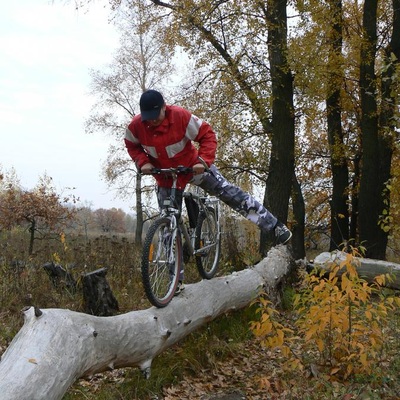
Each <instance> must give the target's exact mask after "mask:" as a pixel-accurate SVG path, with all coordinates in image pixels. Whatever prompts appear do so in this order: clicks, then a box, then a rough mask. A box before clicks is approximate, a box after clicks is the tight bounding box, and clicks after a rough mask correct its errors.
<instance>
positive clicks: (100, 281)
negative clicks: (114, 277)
mask: <svg viewBox="0 0 400 400" xmlns="http://www.w3.org/2000/svg"><path fill="white" fill-rule="evenodd" d="M106 274H107V268H100V269H97V270H96V271H92V272H89V273H88V274H86V275H83V277H82V291H83V306H84V312H85V313H87V314H92V315H96V316H98V317H108V316H111V315H115V314H116V313H117V311H118V310H119V307H118V301H117V299H116V298H115V297H114V295H113V293H112V290H111V288H110V285H109V284H108V282H107V280H106Z"/></svg>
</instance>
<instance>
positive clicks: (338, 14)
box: [326, 0, 349, 251]
mask: <svg viewBox="0 0 400 400" xmlns="http://www.w3.org/2000/svg"><path fill="white" fill-rule="evenodd" d="M328 3H329V7H330V15H331V26H330V34H329V38H328V39H329V58H328V65H327V68H328V82H327V88H328V93H327V98H326V111H327V125H328V141H329V151H330V162H331V170H332V200H331V203H330V206H331V238H330V248H329V250H330V251H332V250H335V249H340V248H342V245H343V243H344V242H347V241H348V240H349V207H348V197H349V196H348V185H349V171H348V166H347V158H346V154H347V151H346V150H345V144H344V141H343V136H344V135H343V129H342V109H341V107H342V106H341V95H340V93H341V88H342V85H343V61H342V42H343V34H342V30H343V15H342V2H341V1H338V0H329V2H328Z"/></svg>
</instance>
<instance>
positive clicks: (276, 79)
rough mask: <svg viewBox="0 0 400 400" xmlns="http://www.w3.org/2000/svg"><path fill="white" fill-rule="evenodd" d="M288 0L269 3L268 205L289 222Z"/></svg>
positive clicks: (290, 85) (290, 89) (290, 91)
mask: <svg viewBox="0 0 400 400" xmlns="http://www.w3.org/2000/svg"><path fill="white" fill-rule="evenodd" d="M286 3H287V2H286V0H269V1H268V2H267V9H268V13H267V18H268V59H269V64H270V70H271V84H272V139H271V159H270V166H269V175H268V179H267V184H266V201H265V205H266V206H267V208H269V209H270V210H271V211H272V213H273V214H274V215H275V216H276V217H277V218H278V219H279V220H281V221H282V222H284V223H286V222H287V217H288V205H289V198H290V195H291V191H292V179H293V174H294V106H293V76H292V73H291V70H290V65H289V62H288V60H287V54H288V44H287V14H286V6H287V5H286Z"/></svg>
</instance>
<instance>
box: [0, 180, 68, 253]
mask: <svg viewBox="0 0 400 400" xmlns="http://www.w3.org/2000/svg"><path fill="white" fill-rule="evenodd" d="M0 196H1V202H0V229H5V230H11V229H12V228H15V227H17V226H22V227H25V228H26V229H27V230H28V231H29V233H30V240H29V254H32V252H33V247H34V241H35V239H37V238H38V237H39V236H41V237H43V236H45V235H46V234H48V233H49V232H53V233H58V234H60V233H61V232H62V230H63V229H64V228H65V227H66V226H67V224H68V223H69V222H70V221H71V220H72V219H73V217H74V214H75V209H73V208H71V207H67V205H66V204H67V203H68V202H69V201H70V198H69V197H66V198H61V196H60V195H59V194H57V193H56V191H55V189H54V188H53V187H52V186H51V178H46V177H45V178H44V179H42V180H41V182H40V183H39V184H38V186H37V187H36V188H35V189H33V190H23V189H21V188H20V187H18V186H14V185H12V184H10V185H8V187H6V189H5V190H3V191H2V192H1V193H0Z"/></svg>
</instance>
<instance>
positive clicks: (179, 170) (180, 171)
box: [143, 166, 193, 175]
mask: <svg viewBox="0 0 400 400" xmlns="http://www.w3.org/2000/svg"><path fill="white" fill-rule="evenodd" d="M192 172H193V168H191V167H184V166H179V167H171V168H153V169H152V170H151V172H150V173H148V174H143V175H159V174H165V175H173V174H177V175H185V174H190V173H192Z"/></svg>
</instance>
